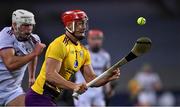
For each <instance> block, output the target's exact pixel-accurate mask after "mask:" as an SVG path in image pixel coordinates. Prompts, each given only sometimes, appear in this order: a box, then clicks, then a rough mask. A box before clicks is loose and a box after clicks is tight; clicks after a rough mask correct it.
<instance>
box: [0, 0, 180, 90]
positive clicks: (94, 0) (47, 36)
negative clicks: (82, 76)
mask: <svg viewBox="0 0 180 107" xmlns="http://www.w3.org/2000/svg"><path fill="white" fill-rule="evenodd" d="M16 9H27V10H29V11H31V12H33V13H34V14H35V19H36V23H37V24H36V26H35V30H34V32H35V33H37V34H38V35H39V36H40V38H41V40H42V42H43V43H46V45H48V44H49V43H50V42H51V41H52V40H53V39H54V38H56V37H58V36H59V35H61V34H63V33H64V28H63V25H62V23H61V21H60V14H62V12H64V11H66V10H72V9H81V10H84V11H85V12H86V13H87V14H88V16H89V28H90V29H91V28H99V29H101V30H103V31H104V34H105V41H104V48H105V49H106V50H107V51H108V52H109V53H110V54H111V57H112V63H115V62H116V61H117V60H118V59H120V58H121V57H123V56H124V55H126V54H127V53H128V52H129V51H130V50H131V48H132V46H133V45H134V42H135V41H136V39H137V38H139V37H141V36H147V37H149V38H151V39H152V42H153V45H152V50H151V51H150V52H149V53H148V54H146V55H144V56H142V57H140V58H138V59H136V60H135V61H132V62H131V63H129V64H127V65H125V66H124V67H122V73H121V78H120V79H119V81H118V84H117V88H116V90H117V93H123V92H126V90H127V84H128V81H129V80H130V79H131V78H132V77H133V76H134V74H135V73H136V72H137V71H138V70H139V69H140V67H141V66H142V65H143V64H144V63H149V64H151V65H152V67H153V70H154V71H155V72H157V73H158V74H159V75H160V77H161V80H162V83H163V89H164V90H171V91H179V90H180V83H179V81H180V78H179V76H180V48H179V46H180V1H179V0H54V1H53V0H31V1H25V0H19V1H17V0H1V1H0V14H1V16H0V29H2V28H3V27H5V26H11V14H12V12H13V11H14V10H16ZM140 16H143V17H145V18H146V20H147V23H146V25H144V26H139V25H137V23H136V19H137V18H138V17H140ZM42 61H43V56H41V57H40V60H39V63H38V69H37V74H38V73H39V69H40V67H41V65H42ZM27 75H28V73H26V75H25V78H24V81H23V87H24V88H25V90H26V89H27V81H28V80H27V79H28V76H27Z"/></svg>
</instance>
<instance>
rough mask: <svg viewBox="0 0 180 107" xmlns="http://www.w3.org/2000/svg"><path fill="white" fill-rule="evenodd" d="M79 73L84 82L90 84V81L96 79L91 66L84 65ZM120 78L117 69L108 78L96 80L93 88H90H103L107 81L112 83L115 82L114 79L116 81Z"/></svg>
mask: <svg viewBox="0 0 180 107" xmlns="http://www.w3.org/2000/svg"><path fill="white" fill-rule="evenodd" d="M81 72H82V74H83V76H84V78H85V80H86V82H87V83H88V82H90V81H92V80H93V79H95V78H96V74H95V73H94V70H93V68H92V66H91V65H84V66H83V67H82V68H81ZM119 76H120V70H119V68H117V69H116V70H114V71H113V72H112V75H110V76H106V77H104V78H102V79H100V80H98V81H97V82H96V83H95V84H94V85H93V86H91V87H99V86H103V85H105V84H106V83H108V82H109V81H112V80H115V79H118V78H119Z"/></svg>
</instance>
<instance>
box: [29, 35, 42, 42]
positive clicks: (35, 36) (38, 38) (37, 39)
mask: <svg viewBox="0 0 180 107" xmlns="http://www.w3.org/2000/svg"><path fill="white" fill-rule="evenodd" d="M31 35H32V36H33V37H34V38H35V39H36V41H41V39H40V37H39V36H38V35H37V34H31Z"/></svg>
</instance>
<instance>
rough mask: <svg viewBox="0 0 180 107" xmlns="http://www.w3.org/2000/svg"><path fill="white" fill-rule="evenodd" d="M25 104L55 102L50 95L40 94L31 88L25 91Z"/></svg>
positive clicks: (34, 104) (36, 104) (48, 103)
mask: <svg viewBox="0 0 180 107" xmlns="http://www.w3.org/2000/svg"><path fill="white" fill-rule="evenodd" d="M25 106H56V104H55V103H54V102H53V99H51V98H50V97H48V96H45V95H40V94H38V93H36V92H34V91H33V90H32V89H29V91H28V92H27V93H26V98H25Z"/></svg>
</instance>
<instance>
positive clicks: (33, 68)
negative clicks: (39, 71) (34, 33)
mask: <svg viewBox="0 0 180 107" xmlns="http://www.w3.org/2000/svg"><path fill="white" fill-rule="evenodd" d="M37 60H38V57H35V58H34V59H33V60H32V61H31V62H30V63H29V65H28V73H29V79H32V78H35V72H36V67H37Z"/></svg>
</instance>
